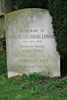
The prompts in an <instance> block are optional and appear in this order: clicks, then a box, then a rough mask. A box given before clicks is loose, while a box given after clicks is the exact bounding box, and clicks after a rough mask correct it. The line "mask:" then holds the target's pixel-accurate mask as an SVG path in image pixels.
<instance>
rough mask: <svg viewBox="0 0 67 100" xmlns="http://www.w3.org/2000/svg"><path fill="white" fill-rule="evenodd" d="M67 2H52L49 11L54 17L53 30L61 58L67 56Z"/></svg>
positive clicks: (56, 0)
mask: <svg viewBox="0 0 67 100" xmlns="http://www.w3.org/2000/svg"><path fill="white" fill-rule="evenodd" d="M66 5H67V1H66V0H50V1H49V3H48V9H49V11H50V13H51V15H52V17H53V28H54V33H55V36H56V41H57V44H58V45H57V50H58V51H59V53H60V55H61V58H64V56H65V55H67V33H66V25H67V10H66Z"/></svg>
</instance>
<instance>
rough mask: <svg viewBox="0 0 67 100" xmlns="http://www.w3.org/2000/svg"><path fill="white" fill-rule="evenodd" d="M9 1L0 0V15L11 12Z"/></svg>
mask: <svg viewBox="0 0 67 100" xmlns="http://www.w3.org/2000/svg"><path fill="white" fill-rule="evenodd" d="M10 4H11V2H10V0H0V15H1V14H2V13H8V12H10V11H11V6H10Z"/></svg>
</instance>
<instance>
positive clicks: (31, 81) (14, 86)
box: [0, 52, 67, 100]
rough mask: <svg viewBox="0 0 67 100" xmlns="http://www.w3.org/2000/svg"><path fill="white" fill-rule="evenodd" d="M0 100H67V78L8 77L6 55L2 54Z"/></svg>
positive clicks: (0, 60)
mask: <svg viewBox="0 0 67 100" xmlns="http://www.w3.org/2000/svg"><path fill="white" fill-rule="evenodd" d="M0 100H67V76H65V77H63V78H61V77H53V78H49V77H46V76H42V75H40V74H37V73H34V74H30V75H28V76H27V75H25V74H24V75H23V76H15V77H12V78H7V77H6V55H5V54H4V53H3V52H0Z"/></svg>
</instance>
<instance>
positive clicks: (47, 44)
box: [5, 8, 60, 77]
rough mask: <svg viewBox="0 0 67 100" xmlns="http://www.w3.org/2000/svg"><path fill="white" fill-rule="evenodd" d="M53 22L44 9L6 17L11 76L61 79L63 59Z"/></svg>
mask: <svg viewBox="0 0 67 100" xmlns="http://www.w3.org/2000/svg"><path fill="white" fill-rule="evenodd" d="M51 22H52V17H51V16H50V14H49V12H48V10H44V9H35V8H32V9H23V10H19V11H15V12H11V13H9V14H6V15H5V24H6V46H7V69H8V77H11V76H14V75H18V74H19V75H22V74H29V73H34V72H38V73H41V74H43V75H47V76H60V56H59V54H58V52H57V51H56V41H55V37H54V34H53V28H52V24H51ZM15 73H16V74H15Z"/></svg>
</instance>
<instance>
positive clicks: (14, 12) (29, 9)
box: [5, 8, 48, 16]
mask: <svg viewBox="0 0 67 100" xmlns="http://www.w3.org/2000/svg"><path fill="white" fill-rule="evenodd" d="M34 10H36V11H37V10H41V11H47V12H48V10H47V9H42V8H24V9H20V10H16V11H13V12H10V13H7V14H5V16H10V15H14V14H17V13H21V12H24V11H34Z"/></svg>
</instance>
